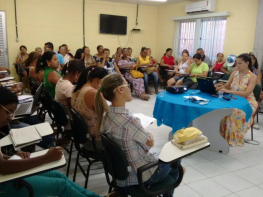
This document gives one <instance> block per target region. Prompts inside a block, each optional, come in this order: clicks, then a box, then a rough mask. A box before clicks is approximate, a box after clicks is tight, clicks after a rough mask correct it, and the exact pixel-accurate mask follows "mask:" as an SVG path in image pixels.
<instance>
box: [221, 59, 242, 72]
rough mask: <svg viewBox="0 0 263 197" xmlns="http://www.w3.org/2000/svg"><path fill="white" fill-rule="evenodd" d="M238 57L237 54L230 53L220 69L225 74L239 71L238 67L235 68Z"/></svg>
mask: <svg viewBox="0 0 263 197" xmlns="http://www.w3.org/2000/svg"><path fill="white" fill-rule="evenodd" d="M236 59H237V57H236V56H235V55H229V56H228V57H227V59H226V62H225V63H224V65H223V66H222V67H221V69H220V71H221V72H223V73H225V74H231V73H232V72H233V71H237V70H238V69H235V67H236Z"/></svg>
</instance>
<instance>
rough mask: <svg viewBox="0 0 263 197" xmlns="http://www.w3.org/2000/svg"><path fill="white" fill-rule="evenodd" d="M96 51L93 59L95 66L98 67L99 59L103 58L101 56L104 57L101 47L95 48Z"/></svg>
mask: <svg viewBox="0 0 263 197" xmlns="http://www.w3.org/2000/svg"><path fill="white" fill-rule="evenodd" d="M97 51H98V53H97V54H96V55H94V56H93V58H94V59H95V61H96V63H97V66H98V64H99V62H100V59H101V58H103V56H104V54H103V46H102V45H99V46H97Z"/></svg>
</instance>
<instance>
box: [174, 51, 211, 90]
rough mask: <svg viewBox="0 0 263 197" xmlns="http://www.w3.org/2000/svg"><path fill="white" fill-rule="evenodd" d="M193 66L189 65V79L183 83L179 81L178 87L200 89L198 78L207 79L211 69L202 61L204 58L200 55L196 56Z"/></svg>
mask: <svg viewBox="0 0 263 197" xmlns="http://www.w3.org/2000/svg"><path fill="white" fill-rule="evenodd" d="M193 59H194V62H195V63H193V64H191V65H189V66H188V67H187V68H186V70H185V73H189V74H190V75H189V77H188V78H186V79H184V80H183V81H181V80H179V81H178V82H177V83H176V85H186V86H187V87H188V89H198V83H197V80H196V77H207V73H208V70H209V67H208V65H207V64H206V63H204V62H203V61H202V56H201V55H200V54H198V53H197V54H195V55H194V57H193Z"/></svg>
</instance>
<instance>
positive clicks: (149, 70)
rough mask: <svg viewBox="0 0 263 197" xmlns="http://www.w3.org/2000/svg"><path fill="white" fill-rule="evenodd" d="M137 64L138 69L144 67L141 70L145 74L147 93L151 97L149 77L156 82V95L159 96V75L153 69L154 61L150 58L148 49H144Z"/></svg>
mask: <svg viewBox="0 0 263 197" xmlns="http://www.w3.org/2000/svg"><path fill="white" fill-rule="evenodd" d="M136 64H137V66H138V67H142V68H141V69H142V71H143V72H144V73H143V78H144V87H145V92H146V93H147V94H150V95H151V94H152V93H151V91H150V90H149V76H152V77H153V80H154V87H155V93H156V94H158V93H159V91H158V74H157V72H156V71H155V67H153V64H152V59H151V58H150V57H149V56H148V51H147V48H146V47H142V49H141V55H140V57H139V58H137V61H136Z"/></svg>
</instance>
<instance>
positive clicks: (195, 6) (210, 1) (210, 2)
mask: <svg viewBox="0 0 263 197" xmlns="http://www.w3.org/2000/svg"><path fill="white" fill-rule="evenodd" d="M215 11H216V0H207V1H199V2H196V3H190V4H186V5H185V12H186V14H199V13H204V12H215Z"/></svg>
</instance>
